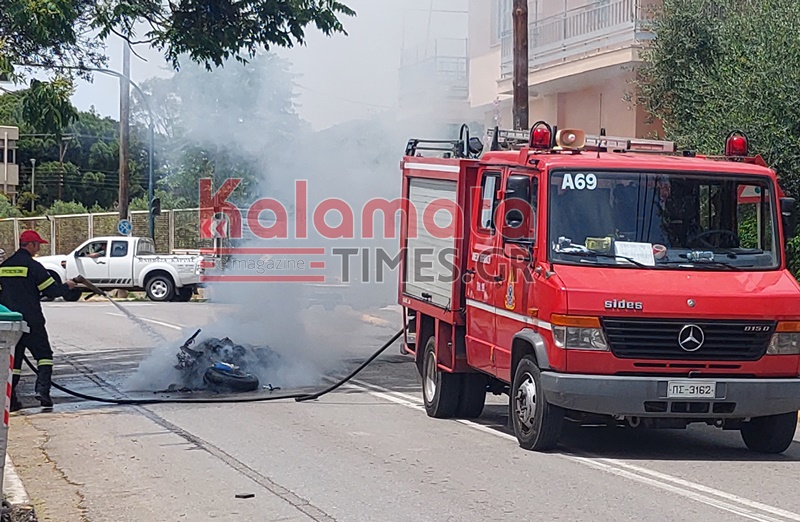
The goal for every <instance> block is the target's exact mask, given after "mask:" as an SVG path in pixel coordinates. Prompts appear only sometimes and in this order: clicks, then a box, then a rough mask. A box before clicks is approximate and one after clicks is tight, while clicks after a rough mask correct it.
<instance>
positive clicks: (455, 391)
mask: <svg viewBox="0 0 800 522" xmlns="http://www.w3.org/2000/svg"><path fill="white" fill-rule="evenodd" d="M462 377H463V375H462V374H459V373H446V372H443V371H441V370H440V369H439V368H438V367H437V365H436V339H435V338H434V337H433V336H431V337H430V338H429V339H428V342H427V344H426V345H425V353H424V354H423V362H422V399H423V402H424V403H425V411H426V412H427V414H428V416H429V417H434V418H437V419H449V418H451V417H453V415H455V413H456V410H457V409H458V401H459V395H460V393H461V381H462Z"/></svg>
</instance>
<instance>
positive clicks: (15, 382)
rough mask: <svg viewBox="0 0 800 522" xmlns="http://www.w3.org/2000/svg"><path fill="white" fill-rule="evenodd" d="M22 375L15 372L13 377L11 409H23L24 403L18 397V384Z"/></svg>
mask: <svg viewBox="0 0 800 522" xmlns="http://www.w3.org/2000/svg"><path fill="white" fill-rule="evenodd" d="M20 377H21V376H20V375H19V374H14V375H13V376H12V377H11V408H10V410H11V411H19V410H21V409H22V403H21V402H19V398H18V397H17V387H18V386H17V385H18V384H19V378H20Z"/></svg>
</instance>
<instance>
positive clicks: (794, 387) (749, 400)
mask: <svg viewBox="0 0 800 522" xmlns="http://www.w3.org/2000/svg"><path fill="white" fill-rule="evenodd" d="M541 384H542V389H543V392H544V395H545V397H546V398H547V402H549V403H551V404H554V405H556V406H560V407H562V408H566V409H569V410H574V411H580V412H586V413H597V414H602V415H621V416H638V417H675V418H689V417H695V418H709V417H713V418H719V419H726V418H727V419H743V418H749V417H762V416H766V415H777V414H781V413H789V412H796V411H800V378H788V379H728V378H724V379H681V378H672V377H669V378H667V377H640V376H635V377H632V376H614V375H577V374H564V373H555V372H542V374H541Z"/></svg>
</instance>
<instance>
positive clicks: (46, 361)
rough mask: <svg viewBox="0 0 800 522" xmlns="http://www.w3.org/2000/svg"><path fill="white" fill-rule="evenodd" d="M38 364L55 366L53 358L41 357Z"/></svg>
mask: <svg viewBox="0 0 800 522" xmlns="http://www.w3.org/2000/svg"><path fill="white" fill-rule="evenodd" d="M36 366H53V359H39V360H38V361H36Z"/></svg>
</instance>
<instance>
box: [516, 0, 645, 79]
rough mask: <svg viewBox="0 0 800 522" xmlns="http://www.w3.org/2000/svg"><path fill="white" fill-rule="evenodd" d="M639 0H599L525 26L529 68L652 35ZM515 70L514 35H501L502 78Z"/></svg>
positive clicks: (577, 56) (550, 63)
mask: <svg viewBox="0 0 800 522" xmlns="http://www.w3.org/2000/svg"><path fill="white" fill-rule="evenodd" d="M639 2H640V0H601V1H599V2H595V3H592V4H590V5H587V6H584V7H580V8H577V9H571V10H569V11H566V12H565V13H562V14H559V15H555V16H550V17H548V18H543V19H541V20H538V21H535V22H531V23H530V24H529V25H528V45H529V55H528V58H529V63H530V70H531V71H534V70H536V69H540V68H542V67H546V66H549V65H555V64H558V63H564V62H568V61H570V60H574V59H577V58H581V57H584V56H587V55H590V54H592V53H596V52H598V51H602V50H611V49H619V48H624V47H630V46H633V45H636V44H639V43H640V42H642V41H645V40H650V39H652V38H653V33H652V32H650V30H649V21H650V20H651V11H650V10H649V9H647V8H644V7H641V6H640V5H639ZM513 71H514V38H513V34H512V33H511V32H507V33H505V34H504V35H503V37H502V58H501V77H502V78H503V79H506V78H510V77H511V76H512V75H513Z"/></svg>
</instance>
